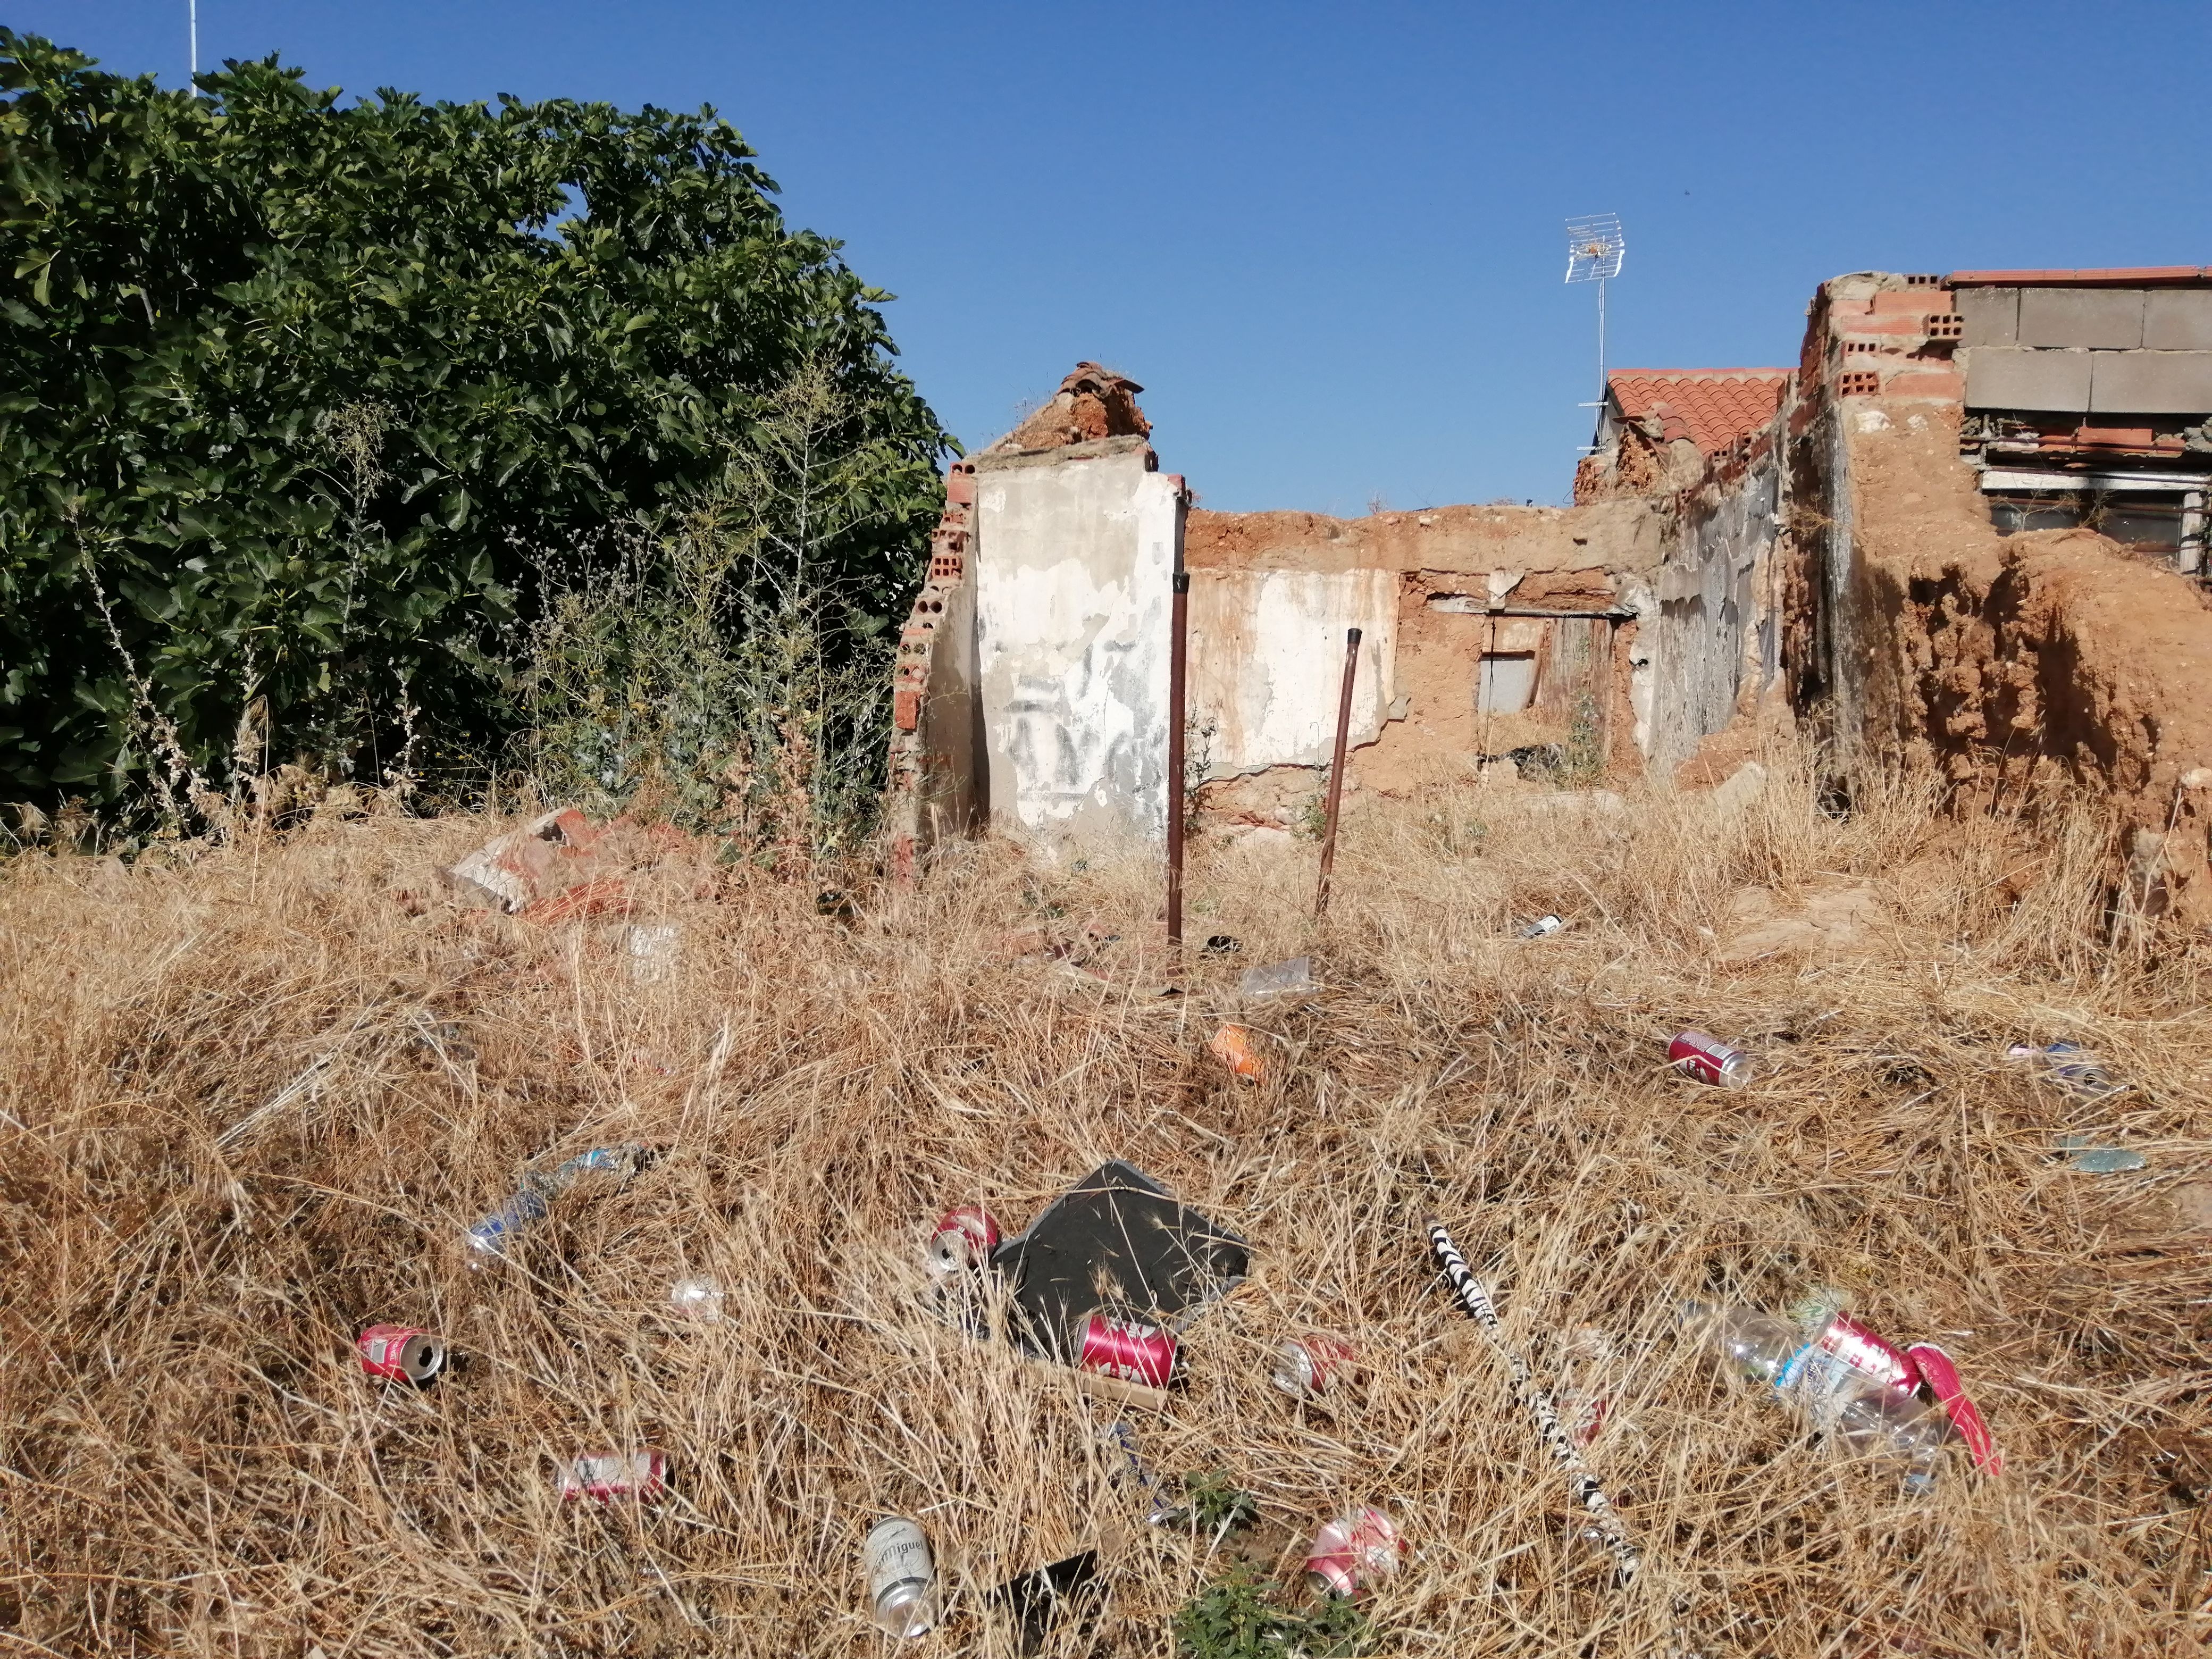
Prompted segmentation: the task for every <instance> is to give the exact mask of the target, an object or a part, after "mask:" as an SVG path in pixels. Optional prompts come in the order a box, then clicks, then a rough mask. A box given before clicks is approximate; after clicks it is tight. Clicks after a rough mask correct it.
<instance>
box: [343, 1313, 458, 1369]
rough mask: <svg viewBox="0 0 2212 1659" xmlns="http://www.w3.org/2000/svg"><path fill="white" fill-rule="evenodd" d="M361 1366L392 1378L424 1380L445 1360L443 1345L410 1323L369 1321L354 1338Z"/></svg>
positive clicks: (441, 1366)
mask: <svg viewBox="0 0 2212 1659" xmlns="http://www.w3.org/2000/svg"><path fill="white" fill-rule="evenodd" d="M353 1346H354V1351H355V1352H356V1353H358V1354H360V1356H361V1368H362V1370H364V1371H367V1372H368V1374H369V1375H370V1376H381V1377H385V1378H387V1379H389V1380H390V1381H392V1382H394V1383H428V1381H429V1380H430V1379H431V1378H432V1377H434V1376H436V1375H437V1374H438V1373H439V1372H440V1371H441V1370H444V1369H445V1364H446V1345H445V1344H444V1343H442V1342H441V1341H440V1340H438V1339H437V1338H436V1337H435V1336H433V1335H431V1334H430V1333H429V1332H428V1331H424V1330H417V1329H416V1328H415V1327H414V1326H412V1325H371V1326H370V1327H369V1328H368V1329H367V1330H365V1331H363V1332H362V1334H360V1335H359V1336H357V1337H356V1338H355V1339H354V1345H353Z"/></svg>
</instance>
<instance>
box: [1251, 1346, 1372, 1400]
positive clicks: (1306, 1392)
mask: <svg viewBox="0 0 2212 1659" xmlns="http://www.w3.org/2000/svg"><path fill="white" fill-rule="evenodd" d="M1357 1364H1358V1354H1357V1353H1356V1352H1353V1350H1352V1345H1351V1344H1350V1343H1349V1342H1340V1341H1339V1340H1337V1339H1336V1338H1335V1337H1333V1336H1315V1335H1308V1336H1297V1337H1292V1338H1291V1340H1289V1341H1287V1342H1285V1343H1284V1344H1283V1345H1282V1346H1279V1347H1278V1348H1277V1349H1276V1350H1275V1369H1274V1370H1273V1372H1272V1373H1271V1374H1270V1376H1269V1377H1268V1381H1270V1382H1272V1383H1273V1384H1274V1385H1275V1386H1276V1387H1277V1388H1279V1389H1281V1390H1282V1391H1283V1392H1284V1393H1285V1394H1287V1395H1291V1397H1292V1398H1294V1399H1297V1400H1318V1399H1320V1398H1321V1397H1322V1395H1325V1394H1328V1392H1330V1391H1331V1390H1332V1389H1340V1388H1342V1387H1343V1386H1344V1384H1345V1383H1346V1380H1347V1379H1348V1378H1349V1377H1350V1376H1351V1374H1352V1370H1353V1368H1354V1367H1355V1366H1356V1365H1357Z"/></svg>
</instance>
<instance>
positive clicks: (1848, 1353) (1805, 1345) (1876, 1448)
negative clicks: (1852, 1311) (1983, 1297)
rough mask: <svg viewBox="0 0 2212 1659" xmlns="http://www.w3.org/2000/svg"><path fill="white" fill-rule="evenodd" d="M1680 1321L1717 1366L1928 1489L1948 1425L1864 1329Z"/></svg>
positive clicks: (1823, 1321)
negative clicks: (1761, 1386) (1759, 1386)
mask: <svg viewBox="0 0 2212 1659" xmlns="http://www.w3.org/2000/svg"><path fill="white" fill-rule="evenodd" d="M1682 1316H1683V1322H1684V1324H1685V1325H1686V1327H1687V1328H1689V1330H1690V1331H1691V1332H1692V1334H1693V1335H1694V1336H1695V1337H1696V1338H1697V1340H1699V1341H1700V1342H1701V1343H1702V1344H1703V1345H1704V1346H1705V1349H1706V1351H1707V1352H1708V1353H1710V1354H1711V1356H1712V1358H1714V1359H1715V1360H1716V1361H1717V1362H1718V1363H1719V1364H1720V1366H1721V1368H1722V1369H1723V1370H1727V1371H1729V1372H1732V1373H1733V1374H1735V1376H1741V1377H1742V1378H1743V1379H1745V1380H1746V1381H1747V1382H1750V1383H1764V1384H1765V1385H1766V1386H1767V1387H1768V1388H1771V1389H1773V1390H1774V1391H1775V1393H1777V1394H1778V1395H1781V1396H1782V1398H1783V1399H1784V1401H1787V1402H1788V1403H1789V1404H1790V1407H1792V1408H1794V1409H1795V1410H1796V1412H1797V1413H1800V1414H1801V1415H1802V1417H1804V1418H1805V1419H1806V1420H1807V1421H1808V1423H1810V1424H1811V1425H1812V1426H1813V1427H1814V1429H1815V1430H1816V1431H1819V1432H1820V1435H1821V1436H1822V1437H1825V1438H1826V1439H1827V1440H1828V1441H1830V1442H1831V1443H1833V1444H1837V1445H1840V1446H1842V1447H1843V1448H1844V1449H1846V1450H1848V1451H1850V1452H1851V1453H1852V1454H1853V1455H1858V1456H1864V1457H1879V1458H1881V1459H1884V1460H1885V1461H1887V1462H1893V1463H1897V1464H1899V1465H1901V1466H1902V1468H1903V1474H1904V1480H1905V1484H1906V1485H1907V1486H1910V1487H1911V1488H1912V1489H1913V1490H1914V1491H1916V1492H1917V1491H1924V1490H1925V1489H1926V1488H1927V1487H1929V1486H1931V1485H1933V1484H1934V1482H1935V1479H1936V1469H1937V1467H1938V1464H1939V1462H1940V1460H1941V1458H1942V1450H1943V1443H1944V1442H1945V1441H1947V1440H1948V1439H1949V1438H1950V1437H1951V1422H1950V1419H1949V1418H1948V1416H1946V1415H1945V1413H1944V1412H1943V1409H1942V1407H1940V1406H1936V1405H1931V1404H1930V1403H1929V1402H1928V1401H1925V1400H1923V1399H1922V1398H1921V1396H1920V1392H1919V1383H1920V1374H1919V1371H1918V1370H1917V1368H1916V1367H1915V1366H1914V1365H1913V1364H1912V1362H1911V1361H1910V1360H1909V1359H1907V1358H1905V1356H1904V1355H1903V1354H1902V1353H1901V1352H1899V1351H1898V1350H1897V1349H1896V1348H1894V1347H1893V1346H1891V1345H1890V1344H1888V1343H1887V1342H1885V1341H1883V1340H1881V1338H1880V1337H1878V1336H1876V1335H1875V1334H1874V1333H1872V1332H1871V1331H1869V1330H1868V1329H1867V1328H1865V1327H1864V1326H1863V1325H1860V1324H1858V1323H1857V1322H1855V1321H1853V1320H1850V1319H1848V1318H1846V1317H1844V1316H1843V1315H1841V1314H1838V1313H1827V1312H1824V1313H1820V1314H1816V1315H1815V1316H1814V1319H1813V1320H1812V1321H1811V1322H1809V1323H1799V1322H1796V1321H1794V1320H1790V1319H1785V1318H1784V1317H1783V1316H1781V1315H1779V1314H1770V1313H1759V1312H1756V1311H1754V1310H1751V1309H1747V1308H1711V1307H1707V1306H1706V1305H1705V1304H1703V1303H1698V1302H1690V1303H1685V1304H1683V1308H1682Z"/></svg>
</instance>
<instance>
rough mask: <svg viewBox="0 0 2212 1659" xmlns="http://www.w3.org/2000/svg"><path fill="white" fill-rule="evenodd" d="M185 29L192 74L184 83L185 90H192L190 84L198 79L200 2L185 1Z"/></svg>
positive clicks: (193, 0)
mask: <svg viewBox="0 0 2212 1659" xmlns="http://www.w3.org/2000/svg"><path fill="white" fill-rule="evenodd" d="M185 27H187V28H189V29H190V30H191V37H192V58H191V66H192V72H191V77H190V78H189V79H187V80H186V81H185V91H186V92H190V91H191V90H192V82H194V81H197V80H198V79H199V78H200V0H185Z"/></svg>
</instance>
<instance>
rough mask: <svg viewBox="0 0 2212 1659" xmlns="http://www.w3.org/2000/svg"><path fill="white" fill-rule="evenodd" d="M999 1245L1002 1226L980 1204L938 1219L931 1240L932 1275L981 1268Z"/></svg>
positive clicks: (945, 1214) (967, 1205)
mask: <svg viewBox="0 0 2212 1659" xmlns="http://www.w3.org/2000/svg"><path fill="white" fill-rule="evenodd" d="M998 1245H999V1224H998V1223H997V1222H996V1221H994V1219H992V1217H991V1212H989V1211H988V1210H987V1209H985V1208H984V1207H983V1206H981V1205H980V1204H963V1205H962V1206H960V1207H959V1208H958V1209H957V1210H947V1211H946V1212H945V1213H944V1214H943V1215H941V1216H939V1217H938V1218H937V1226H936V1228H935V1229H934V1230H933V1231H932V1232H931V1233H930V1236H929V1271H930V1272H932V1273H938V1274H940V1275H944V1276H947V1277H949V1276H950V1275H951V1274H953V1273H966V1272H968V1271H969V1269H971V1268H975V1267H981V1266H982V1265H983V1264H984V1263H985V1262H986V1261H989V1260H990V1258H991V1252H992V1251H993V1250H994V1249H997V1248H998Z"/></svg>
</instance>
